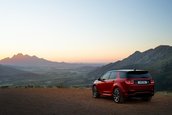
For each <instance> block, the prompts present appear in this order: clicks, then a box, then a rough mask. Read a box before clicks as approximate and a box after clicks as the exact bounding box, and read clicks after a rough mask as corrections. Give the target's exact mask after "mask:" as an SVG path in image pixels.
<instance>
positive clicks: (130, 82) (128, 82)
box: [125, 80, 134, 84]
mask: <svg viewBox="0 0 172 115" xmlns="http://www.w3.org/2000/svg"><path fill="white" fill-rule="evenodd" d="M125 83H126V84H134V80H125Z"/></svg>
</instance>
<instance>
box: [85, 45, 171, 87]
mask: <svg viewBox="0 0 172 115" xmlns="http://www.w3.org/2000/svg"><path fill="white" fill-rule="evenodd" d="M112 69H144V70H148V71H150V73H152V76H153V78H154V79H155V80H156V82H157V85H156V88H157V89H158V90H161V89H166V90H168V89H170V90H172V46H168V45H160V46H158V47H156V48H154V49H149V50H146V51H144V52H140V51H136V52H134V53H133V54H132V55H130V56H129V57H127V58H125V59H123V60H121V61H117V62H114V63H110V64H107V65H105V66H102V67H99V68H97V69H96V70H94V71H92V72H90V73H89V74H88V76H90V77H92V78H95V79H96V78H98V77H100V76H101V75H102V74H103V73H105V72H106V71H108V70H112Z"/></svg>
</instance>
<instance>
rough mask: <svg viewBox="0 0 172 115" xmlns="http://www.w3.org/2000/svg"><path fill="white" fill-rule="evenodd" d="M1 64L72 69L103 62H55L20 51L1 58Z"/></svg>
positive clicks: (96, 65)
mask: <svg viewBox="0 0 172 115" xmlns="http://www.w3.org/2000/svg"><path fill="white" fill-rule="evenodd" d="M0 64H2V65H9V66H27V67H35V66H41V67H56V68H58V69H71V68H79V67H83V66H95V67H98V66H101V65H102V64H100V65H99V64H84V63H66V62H53V61H49V60H46V59H43V58H39V57H37V56H29V55H23V54H22V53H18V54H16V55H14V56H12V57H11V58H9V57H7V58H4V59H2V60H0Z"/></svg>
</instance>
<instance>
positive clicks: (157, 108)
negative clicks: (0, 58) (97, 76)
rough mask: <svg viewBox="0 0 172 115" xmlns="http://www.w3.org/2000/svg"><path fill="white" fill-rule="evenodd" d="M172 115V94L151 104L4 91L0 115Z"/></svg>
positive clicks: (86, 94) (86, 93)
mask: <svg viewBox="0 0 172 115" xmlns="http://www.w3.org/2000/svg"><path fill="white" fill-rule="evenodd" d="M71 114H74V115H85V114H86V115H124V114H125V115H127V114H131V115H172V95H165V94H156V95H155V96H154V97H153V99H152V101H151V102H144V101H141V100H136V99H133V100H129V101H127V102H126V103H125V104H116V103H113V101H112V100H111V98H105V97H104V98H100V99H94V98H92V97H91V90H90V89H65V88H60V89H58V88H54V89H53V88H50V89H48V88H45V89H44V88H37V89H36V88H35V89H22V88H21V89H0V115H71Z"/></svg>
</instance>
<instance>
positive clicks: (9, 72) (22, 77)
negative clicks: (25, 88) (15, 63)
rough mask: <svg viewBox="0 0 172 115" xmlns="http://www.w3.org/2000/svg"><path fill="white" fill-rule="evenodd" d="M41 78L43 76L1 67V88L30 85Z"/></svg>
mask: <svg viewBox="0 0 172 115" xmlns="http://www.w3.org/2000/svg"><path fill="white" fill-rule="evenodd" d="M41 78H43V75H39V74H36V73H31V72H27V71H23V70H19V69H16V68H13V67H9V66H4V65H0V86H12V85H21V86H22V85H25V84H26V83H27V84H26V85H28V84H30V83H33V81H36V80H38V79H41Z"/></svg>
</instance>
